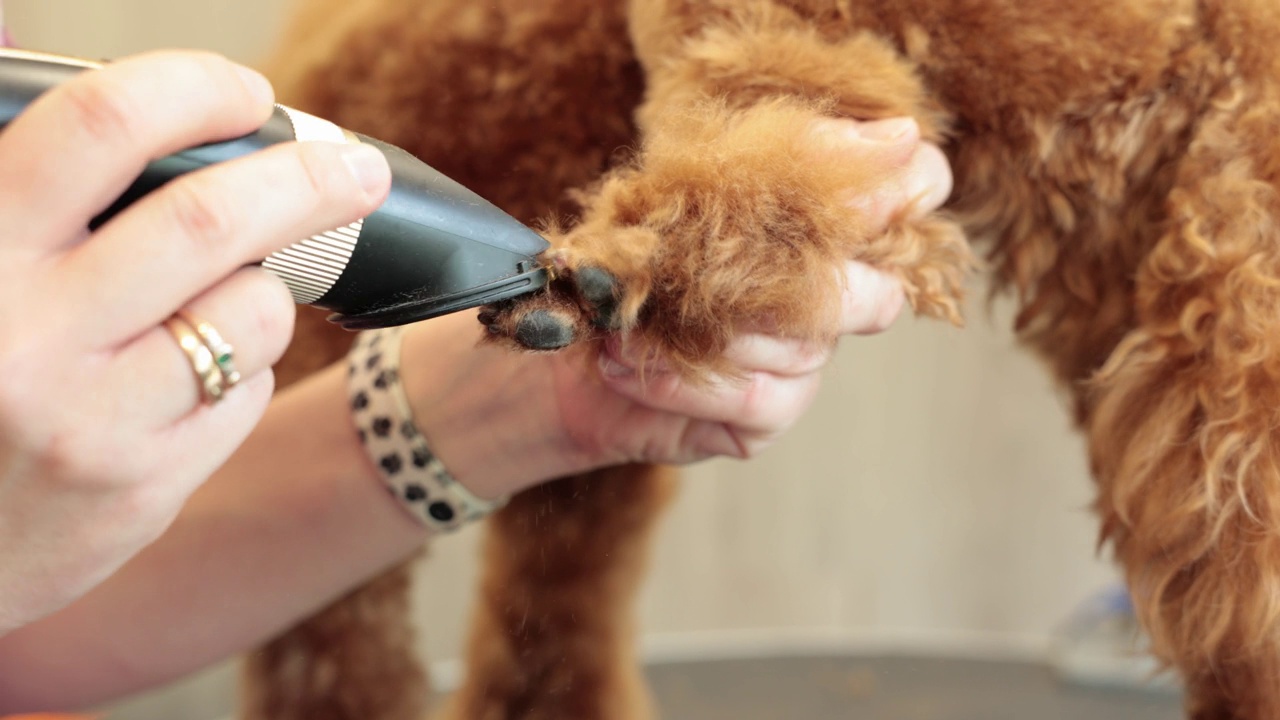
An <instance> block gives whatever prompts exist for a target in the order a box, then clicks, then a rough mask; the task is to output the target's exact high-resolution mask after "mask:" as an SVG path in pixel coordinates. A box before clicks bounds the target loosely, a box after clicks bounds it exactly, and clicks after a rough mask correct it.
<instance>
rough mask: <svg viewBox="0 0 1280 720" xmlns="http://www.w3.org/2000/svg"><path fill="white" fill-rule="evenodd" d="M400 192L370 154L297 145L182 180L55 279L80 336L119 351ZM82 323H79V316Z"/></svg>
mask: <svg viewBox="0 0 1280 720" xmlns="http://www.w3.org/2000/svg"><path fill="white" fill-rule="evenodd" d="M389 186H390V170H389V168H388V166H387V161H386V158H384V157H383V156H382V154H381V152H380V151H378V150H377V149H376V148H373V147H372V146H368V145H336V144H330V143H320V142H314V143H288V144H284V145H279V146H275V147H273V148H270V149H268V150H265V151H263V152H261V153H257V154H255V155H253V156H250V157H246V158H241V159H238V160H235V161H232V162H229V163H226V164H225V165H219V166H216V167H212V168H207V169H205V170H201V171H199V172H196V173H193V174H191V175H188V176H185V177H182V178H179V179H178V180H175V181H174V182H172V183H170V184H169V185H167V186H165V187H164V188H162V189H160V190H158V191H156V192H155V193H153V194H152V195H151V196H148V197H146V198H144V199H143V200H142V201H140V202H139V203H138V204H137V205H135V206H134V207H133V208H130V209H129V210H128V211H126V212H125V213H123V214H121V215H119V216H117V217H115V218H113V219H112V220H111V222H109V223H107V225H105V226H104V227H103V228H101V229H100V230H99V231H98V233H96V234H95V236H94V237H93V238H92V239H91V240H90V241H89V242H87V243H85V244H83V245H81V246H79V247H77V248H75V250H73V251H72V252H71V253H70V254H69V255H68V256H67V257H66V258H65V259H64V260H63V262H61V263H59V268H58V272H56V273H53V274H51V275H52V281H53V282H55V283H56V286H55V287H56V288H59V291H58V293H57V294H56V295H51V297H58V298H60V305H61V308H60V309H61V311H62V312H65V313H75V312H76V310H77V309H78V308H84V307H101V306H103V301H104V300H107V299H109V300H110V303H111V304H110V307H111V312H110V313H104V314H102V315H101V316H98V317H94V318H83V319H82V320H81V322H80V325H79V326H78V327H77V333H76V335H77V336H80V337H82V338H84V340H85V341H86V342H90V343H102V344H115V343H118V342H119V341H120V340H121V339H124V338H128V337H132V336H133V335H136V334H137V333H139V332H141V331H142V330H144V329H146V328H148V327H151V326H154V325H156V324H158V323H160V322H161V321H163V320H164V319H165V318H166V317H168V316H169V315H170V314H171V313H172V312H173V311H174V310H175V309H176V308H178V307H179V306H181V305H182V304H183V303H185V302H187V301H188V299H190V298H192V297H194V296H195V295H197V294H198V293H199V292H201V290H202V289H203V288H206V287H208V286H210V285H213V284H214V283H217V282H218V281H220V280H221V279H222V278H224V277H226V276H227V275H228V274H230V273H232V272H234V271H235V270H236V269H237V268H239V267H242V266H244V265H246V264H249V263H251V262H255V261H258V260H261V259H262V258H264V257H266V256H267V255H269V254H271V253H272V252H274V251H276V250H278V249H281V248H283V247H285V246H287V245H290V244H292V243H294V242H297V241H298V240H301V239H302V238H304V237H308V236H310V235H314V234H317V233H320V232H323V231H325V230H329V229H332V228H334V227H338V226H341V225H345V224H347V223H350V222H352V221H354V220H355V219H357V218H359V217H361V216H363V215H367V214H368V213H370V212H372V211H373V210H374V209H376V207H377V206H378V204H379V203H380V202H381V199H382V197H384V196H385V194H386V192H387V189H388V188H389ZM72 316H73V317H74V316H75V315H72Z"/></svg>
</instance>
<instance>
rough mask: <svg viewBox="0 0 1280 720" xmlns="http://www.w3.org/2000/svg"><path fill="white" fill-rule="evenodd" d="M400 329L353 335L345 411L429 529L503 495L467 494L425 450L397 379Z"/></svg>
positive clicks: (470, 515) (487, 507)
mask: <svg viewBox="0 0 1280 720" xmlns="http://www.w3.org/2000/svg"><path fill="white" fill-rule="evenodd" d="M402 334H403V328H386V329H383V330H369V331H366V332H363V333H361V334H360V337H359V338H357V340H356V343H355V345H354V346H353V347H352V348H351V352H350V353H349V354H348V355H347V378H348V380H347V382H348V387H349V388H350V392H351V417H352V419H353V420H354V421H355V427H356V432H357V434H358V435H359V436H360V444H361V445H363V446H364V449H365V452H366V453H368V455H369V459H370V460H372V461H373V465H374V467H375V468H377V470H378V473H379V475H381V477H382V480H383V482H384V483H385V484H386V486H387V488H388V490H390V492H391V494H392V496H393V497H395V498H396V500H398V501H399V502H400V504H401V505H402V506H403V507H404V508H405V509H406V510H407V511H408V512H409V514H411V515H412V516H413V517H414V518H415V519H417V520H418V521H419V522H421V523H423V524H424V525H426V526H427V527H429V528H431V529H432V530H435V531H437V532H449V531H453V530H457V529H458V528H460V527H462V526H463V525H466V524H467V523H470V522H474V521H476V520H479V519H481V518H483V517H485V516H486V515H489V514H490V513H492V512H493V511H495V510H497V509H498V508H500V507H501V506H502V505H503V503H504V502H505V501H506V499H505V498H500V499H498V500H494V501H489V500H482V499H480V498H478V497H476V496H475V495H472V494H471V493H470V492H469V491H468V490H467V489H466V488H465V487H463V486H462V484H461V483H459V482H458V481H457V480H455V479H454V477H453V476H452V475H451V474H449V471H448V470H447V469H446V468H445V466H444V463H442V462H441V461H440V458H438V457H436V455H435V453H433V452H431V449H430V447H429V446H428V445H427V440H426V438H425V437H424V436H423V434H422V431H421V430H419V429H418V426H417V424H415V423H414V421H413V414H412V411H411V410H410V407H409V399H408V397H406V396H405V392H404V386H403V385H402V384H401V383H400V341H401V336H402Z"/></svg>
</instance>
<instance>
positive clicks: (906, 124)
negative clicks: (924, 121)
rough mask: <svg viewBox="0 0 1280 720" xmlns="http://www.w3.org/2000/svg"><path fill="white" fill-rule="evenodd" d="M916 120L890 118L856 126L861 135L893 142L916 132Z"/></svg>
mask: <svg viewBox="0 0 1280 720" xmlns="http://www.w3.org/2000/svg"><path fill="white" fill-rule="evenodd" d="M918 127H919V126H917V125H916V121H915V120H914V119H912V118H892V119H889V120H876V121H873V122H867V123H863V124H862V125H860V126H859V127H858V130H859V132H860V133H861V135H862V137H864V138H867V139H869V140H879V141H881V142H894V141H897V140H902V139H903V138H905V137H907V136H908V135H911V134H913V133H916V132H917V131H918Z"/></svg>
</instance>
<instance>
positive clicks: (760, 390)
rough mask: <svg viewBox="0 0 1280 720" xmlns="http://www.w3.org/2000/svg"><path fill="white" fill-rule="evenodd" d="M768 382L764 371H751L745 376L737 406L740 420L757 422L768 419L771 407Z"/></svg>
mask: <svg viewBox="0 0 1280 720" xmlns="http://www.w3.org/2000/svg"><path fill="white" fill-rule="evenodd" d="M770 400H771V393H770V392H769V383H768V381H767V379H766V376H765V374H764V373H759V372H753V373H751V374H750V375H749V376H748V377H747V381H746V385H745V387H743V389H742V397H741V400H740V404H739V407H738V417H739V418H740V419H741V421H742V422H746V423H751V424H753V425H754V424H759V423H761V422H762V421H764V420H767V419H769V417H770V415H771V414H772V411H773V409H774V408H773V407H772V403H771V402H770Z"/></svg>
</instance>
